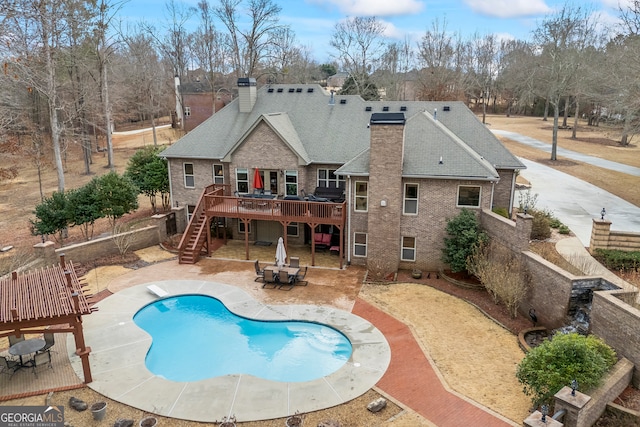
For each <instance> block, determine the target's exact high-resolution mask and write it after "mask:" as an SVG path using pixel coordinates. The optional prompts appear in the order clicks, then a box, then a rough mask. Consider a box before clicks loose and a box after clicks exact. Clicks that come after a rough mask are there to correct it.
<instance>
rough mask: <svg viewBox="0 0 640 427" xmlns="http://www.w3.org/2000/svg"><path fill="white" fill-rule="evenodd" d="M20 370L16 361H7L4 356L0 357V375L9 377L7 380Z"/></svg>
mask: <svg viewBox="0 0 640 427" xmlns="http://www.w3.org/2000/svg"><path fill="white" fill-rule="evenodd" d="M19 368H20V363H19V362H18V361H16V360H10V359H7V358H6V357H5V356H0V374H5V375H9V379H11V377H12V376H13V374H15V372H16V371H17V370H18V369H19Z"/></svg>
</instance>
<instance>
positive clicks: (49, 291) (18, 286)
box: [0, 255, 97, 384]
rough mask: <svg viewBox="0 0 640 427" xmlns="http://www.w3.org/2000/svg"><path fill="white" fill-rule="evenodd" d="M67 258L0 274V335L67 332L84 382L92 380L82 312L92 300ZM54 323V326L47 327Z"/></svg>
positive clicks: (90, 310)
mask: <svg viewBox="0 0 640 427" xmlns="http://www.w3.org/2000/svg"><path fill="white" fill-rule="evenodd" d="M85 286H86V284H85V283H82V282H81V281H80V280H79V279H78V276H77V275H76V272H75V270H74V268H73V264H72V263H71V262H65V259H64V255H62V256H61V257H60V264H59V265H54V266H51V267H47V268H42V269H40V270H34V271H29V272H26V273H22V274H18V273H16V272H13V273H12V274H11V275H10V276H5V277H3V278H0V337H7V336H10V335H15V336H16V337H17V336H20V335H22V334H40V333H44V332H53V331H55V332H71V333H73V336H74V338H75V346H76V354H77V355H78V356H80V359H81V361H82V370H83V374H84V383H85V384H86V383H90V382H91V381H93V379H92V377H91V367H90V365H89V353H90V352H91V348H90V347H87V346H86V344H85V342H84V334H83V331H82V316H83V315H85V314H91V313H93V312H94V311H95V310H97V307H93V304H94V303H95V301H92V300H91V298H90V297H87V296H86V295H85V294H84V292H83V287H85ZM54 325H55V326H56V329H55V330H53V331H52V330H50V329H47V327H48V326H54Z"/></svg>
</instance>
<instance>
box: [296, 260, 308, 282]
mask: <svg viewBox="0 0 640 427" xmlns="http://www.w3.org/2000/svg"><path fill="white" fill-rule="evenodd" d="M307 270H309V266H308V265H305V266H304V270H302V269H300V271H299V272H298V274H296V280H295V284H296V285H301V286H307V285H308V284H309V282H308V281H306V280H304V278H305V277H306V275H307Z"/></svg>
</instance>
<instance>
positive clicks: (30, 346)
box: [9, 338, 46, 368]
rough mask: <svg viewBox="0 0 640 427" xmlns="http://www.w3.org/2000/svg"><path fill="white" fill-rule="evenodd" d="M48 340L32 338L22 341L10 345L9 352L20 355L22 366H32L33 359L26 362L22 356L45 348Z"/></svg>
mask: <svg viewBox="0 0 640 427" xmlns="http://www.w3.org/2000/svg"><path fill="white" fill-rule="evenodd" d="M45 344H46V342H45V341H44V340H43V339H42V338H31V339H28V340H24V341H20V342H17V343H15V344H14V345H12V346H11V347H9V354H11V355H13V356H19V357H20V367H22V368H24V367H29V366H32V363H31V359H29V360H28V361H27V362H24V361H23V359H22V356H26V355H27V354H31V353H37V352H38V350H41V349H42V348H44V346H45Z"/></svg>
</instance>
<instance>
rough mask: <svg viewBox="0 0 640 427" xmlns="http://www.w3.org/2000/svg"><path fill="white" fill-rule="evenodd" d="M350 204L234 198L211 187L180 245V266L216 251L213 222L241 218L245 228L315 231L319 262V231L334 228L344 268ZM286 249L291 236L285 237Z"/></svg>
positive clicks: (224, 187) (226, 190)
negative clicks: (274, 225) (264, 224)
mask: <svg viewBox="0 0 640 427" xmlns="http://www.w3.org/2000/svg"><path fill="white" fill-rule="evenodd" d="M346 215H347V212H346V202H342V203H333V202H318V201H306V200H284V199H278V198H276V197H275V196H274V198H265V197H249V196H247V197H242V196H231V195H230V188H229V186H228V185H227V184H224V185H217V184H212V185H209V186H207V187H206V188H205V189H204V191H203V192H202V195H201V196H200V200H199V201H198V204H197V206H196V208H195V210H194V212H193V215H192V217H191V221H190V222H189V225H188V226H187V230H185V233H184V235H183V236H182V240H181V241H180V248H179V260H180V263H196V262H197V261H198V259H199V253H200V251H201V249H202V248H204V247H205V245H206V248H207V252H209V254H210V250H211V247H212V243H211V233H209V232H208V231H207V230H209V229H210V223H211V221H212V220H213V218H237V219H239V220H240V221H242V222H243V223H245V225H246V224H247V223H249V222H250V221H252V220H260V221H277V222H279V223H280V224H282V226H283V228H286V226H287V225H289V224H291V223H293V222H297V223H302V224H308V225H309V227H310V228H311V257H312V265H314V264H313V263H314V262H315V239H314V236H315V228H316V226H318V225H321V224H327V225H333V226H335V227H336V228H337V229H338V230H339V234H340V244H339V246H338V251H339V253H338V256H339V263H340V268H342V266H343V262H344V253H343V248H344V231H345V225H346V219H347V218H346ZM247 230H248V227H245V235H244V241H245V248H246V249H245V252H246V259H249V235H248V231H247ZM283 238H284V244H285V247H287V236H286V234H284V235H283Z"/></svg>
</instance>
